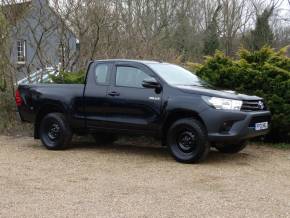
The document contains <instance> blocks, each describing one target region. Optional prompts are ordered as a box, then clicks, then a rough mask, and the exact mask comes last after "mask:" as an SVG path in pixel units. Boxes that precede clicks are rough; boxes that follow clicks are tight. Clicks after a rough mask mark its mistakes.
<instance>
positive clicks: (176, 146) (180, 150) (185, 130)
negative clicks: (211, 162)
mask: <svg viewBox="0 0 290 218" xmlns="http://www.w3.org/2000/svg"><path fill="white" fill-rule="evenodd" d="M167 145H168V147H169V149H170V152H171V154H172V156H173V157H174V158H175V159H176V160H177V161H179V162H182V163H195V162H199V161H201V160H203V159H204V158H205V157H206V156H207V154H208V152H209V150H210V146H209V144H208V141H207V133H206V130H205V127H204V125H203V124H202V123H201V122H200V121H198V120H195V119H190V118H186V119H181V120H178V121H176V122H175V123H173V124H172V126H171V127H170V128H169V130H168V133H167Z"/></svg>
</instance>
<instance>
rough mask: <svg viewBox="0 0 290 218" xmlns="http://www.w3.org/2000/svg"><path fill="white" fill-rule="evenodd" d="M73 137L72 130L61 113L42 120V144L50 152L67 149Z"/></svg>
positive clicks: (40, 132)
mask: <svg viewBox="0 0 290 218" xmlns="http://www.w3.org/2000/svg"><path fill="white" fill-rule="evenodd" d="M72 135H73V133H72V130H71V128H70V126H69V125H68V122H67V120H66V118H65V116H64V115H63V114H61V113H50V114H48V115H46V116H45V117H44V118H43V119H42V120H41V123H40V127H39V136H40V139H41V141H42V144H43V145H44V146H45V147H46V148H47V149H49V150H60V149H64V148H66V147H67V146H68V145H69V144H70V142H71V139H72Z"/></svg>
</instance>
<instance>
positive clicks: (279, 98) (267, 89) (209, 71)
mask: <svg viewBox="0 0 290 218" xmlns="http://www.w3.org/2000/svg"><path fill="white" fill-rule="evenodd" d="M285 51H286V48H285V49H282V50H280V51H278V52H276V51H274V50H273V49H271V48H269V47H264V48H262V49H261V50H259V51H254V52H250V51H247V50H245V49H241V50H240V51H239V52H238V57H239V58H238V59H237V60H234V59H232V58H229V57H226V56H225V55H224V53H222V52H220V51H218V52H216V54H215V55H214V56H212V57H207V58H206V60H205V62H204V64H202V65H194V64H189V65H188V67H189V68H191V70H195V71H196V74H197V75H198V76H199V77H201V78H203V79H204V80H207V81H208V82H210V83H211V84H213V85H214V86H216V87H219V88H221V89H231V90H236V91H238V92H241V93H246V94H249V95H257V96H261V97H263V98H264V99H265V101H266V103H267V105H268V107H269V109H270V110H271V112H272V115H273V116H272V128H271V132H270V134H269V135H268V136H267V137H266V139H267V140H269V141H274V142H290V58H288V57H287V56H286V55H285Z"/></svg>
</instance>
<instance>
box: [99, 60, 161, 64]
mask: <svg viewBox="0 0 290 218" xmlns="http://www.w3.org/2000/svg"><path fill="white" fill-rule="evenodd" d="M95 61H96V62H133V63H141V64H158V63H163V61H159V60H134V59H105V60H95Z"/></svg>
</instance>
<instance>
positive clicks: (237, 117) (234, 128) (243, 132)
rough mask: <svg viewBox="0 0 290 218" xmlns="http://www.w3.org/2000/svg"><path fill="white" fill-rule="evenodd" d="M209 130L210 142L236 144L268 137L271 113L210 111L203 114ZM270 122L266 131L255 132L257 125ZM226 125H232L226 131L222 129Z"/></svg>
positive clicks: (202, 116)
mask: <svg viewBox="0 0 290 218" xmlns="http://www.w3.org/2000/svg"><path fill="white" fill-rule="evenodd" d="M201 118H202V119H203V121H204V122H205V125H206V126H207V130H208V139H209V141H210V142H236V141H240V140H245V139H249V138H254V137H257V136H262V135H266V134H267V133H268V132H269V130H270V121H271V113H270V111H254V112H243V111H222V110H216V109H208V110H206V111H204V112H203V113H201ZM258 122H269V128H268V129H266V130H259V131H257V130H255V123H258ZM225 123H230V127H229V129H227V130H226V131H225V130H224V129H223V128H222V127H223V125H224V124H225Z"/></svg>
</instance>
